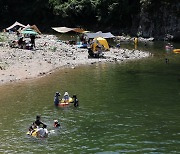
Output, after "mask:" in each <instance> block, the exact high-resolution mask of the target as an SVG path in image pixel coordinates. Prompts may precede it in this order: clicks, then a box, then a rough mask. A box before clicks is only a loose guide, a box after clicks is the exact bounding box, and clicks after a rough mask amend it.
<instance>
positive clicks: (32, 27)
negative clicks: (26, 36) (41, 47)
mask: <svg viewBox="0 0 180 154" xmlns="http://www.w3.org/2000/svg"><path fill="white" fill-rule="evenodd" d="M26 29H32V30H34V31H35V32H37V33H38V34H41V32H40V30H39V29H38V28H37V26H36V25H32V26H30V25H29V24H28V25H27V26H26V27H25V28H24V29H23V31H25V30H26Z"/></svg>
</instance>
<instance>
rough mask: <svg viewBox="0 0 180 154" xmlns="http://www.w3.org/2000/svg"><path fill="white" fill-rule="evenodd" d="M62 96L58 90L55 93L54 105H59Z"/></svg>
mask: <svg viewBox="0 0 180 154" xmlns="http://www.w3.org/2000/svg"><path fill="white" fill-rule="evenodd" d="M60 96H61V94H60V93H59V92H56V93H55V96H54V105H55V106H58V105H59V97H60Z"/></svg>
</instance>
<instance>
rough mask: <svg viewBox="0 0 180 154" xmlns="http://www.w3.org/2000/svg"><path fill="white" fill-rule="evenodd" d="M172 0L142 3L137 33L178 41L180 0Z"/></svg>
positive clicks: (179, 32) (179, 38)
mask: <svg viewBox="0 0 180 154" xmlns="http://www.w3.org/2000/svg"><path fill="white" fill-rule="evenodd" d="M172 1H173V0H172ZM172 1H171V2H168V1H156V2H155V3H152V1H151V2H149V3H142V7H141V11H140V15H139V28H138V32H137V34H138V35H140V36H142V37H154V38H155V39H160V40H162V39H166V40H169V39H170V40H178V41H179V40H180V1H178V0H174V2H172Z"/></svg>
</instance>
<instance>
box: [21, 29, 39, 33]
mask: <svg viewBox="0 0 180 154" xmlns="http://www.w3.org/2000/svg"><path fill="white" fill-rule="evenodd" d="M21 33H22V34H29V35H37V34H38V33H37V32H35V31H34V30H33V29H31V28H27V29H25V30H23V31H21Z"/></svg>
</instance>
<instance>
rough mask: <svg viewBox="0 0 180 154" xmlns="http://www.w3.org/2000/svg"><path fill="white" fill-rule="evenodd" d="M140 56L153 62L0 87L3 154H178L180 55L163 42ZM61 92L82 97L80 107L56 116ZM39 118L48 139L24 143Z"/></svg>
mask: <svg viewBox="0 0 180 154" xmlns="http://www.w3.org/2000/svg"><path fill="white" fill-rule="evenodd" d="M174 46H176V47H177V48H179V47H180V46H179V44H174ZM121 47H122V48H133V46H132V45H131V44H126V43H124V44H122V45H121ZM138 48H139V49H144V50H149V51H151V52H152V53H153V54H154V56H153V57H150V58H148V59H143V60H138V61H133V62H127V63H122V64H118V63H113V64H95V65H91V66H80V67H78V68H76V69H61V70H59V71H56V72H54V73H52V74H51V75H48V76H46V77H42V78H39V79H34V80H28V81H24V82H19V83H13V84H8V85H4V86H1V87H0V94H1V95H0V117H1V118H0V127H1V131H0V143H1V144H0V153H23V154H24V153H68V154H69V153H98V154H100V153H113V154H114V153H153V154H154V153H163V154H164V153H180V146H179V145H180V120H179V119H180V55H179V54H173V53H172V52H170V51H165V50H164V43H162V42H155V43H153V44H148V45H147V46H144V45H139V46H138ZM165 58H168V59H169V63H165ZM56 91H60V93H61V94H62V95H63V93H64V92H65V91H68V92H69V94H70V95H73V94H77V97H78V99H79V102H80V104H79V105H80V106H79V107H78V108H74V107H73V106H70V107H68V108H56V107H55V106H54V104H53V97H54V93H55V92H56ZM36 115H41V118H42V121H43V122H44V123H46V124H47V125H48V129H49V130H50V134H49V137H48V138H47V139H36V138H33V137H30V136H27V135H26V132H27V130H28V127H29V126H30V124H31V123H32V122H33V121H34V120H35V117H36ZM54 119H58V120H59V121H60V123H61V128H60V129H56V130H54V128H53V120H54Z"/></svg>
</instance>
